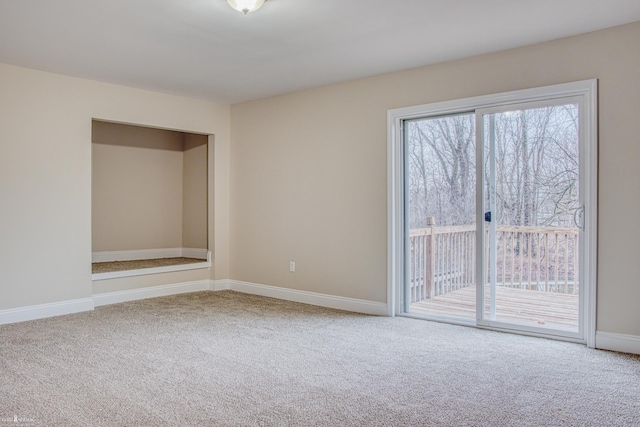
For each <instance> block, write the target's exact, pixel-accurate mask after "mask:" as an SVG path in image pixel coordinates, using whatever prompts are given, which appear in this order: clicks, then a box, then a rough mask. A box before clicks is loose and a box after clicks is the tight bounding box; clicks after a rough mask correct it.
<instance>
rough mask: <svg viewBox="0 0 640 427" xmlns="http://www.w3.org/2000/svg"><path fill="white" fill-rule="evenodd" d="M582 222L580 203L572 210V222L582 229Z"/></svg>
mask: <svg viewBox="0 0 640 427" xmlns="http://www.w3.org/2000/svg"><path fill="white" fill-rule="evenodd" d="M584 222H585V221H584V205H582V206H580V207H579V208H578V209H576V210H575V212H573V223H574V224H575V225H576V227H578V228H579V229H580V230H582V231H584Z"/></svg>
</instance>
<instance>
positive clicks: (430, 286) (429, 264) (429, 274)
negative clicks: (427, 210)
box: [424, 216, 436, 298]
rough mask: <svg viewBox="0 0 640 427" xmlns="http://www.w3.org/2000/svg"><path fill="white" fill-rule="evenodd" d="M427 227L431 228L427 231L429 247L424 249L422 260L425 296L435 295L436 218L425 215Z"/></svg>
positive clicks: (431, 296)
mask: <svg viewBox="0 0 640 427" xmlns="http://www.w3.org/2000/svg"><path fill="white" fill-rule="evenodd" d="M427 227H429V228H430V229H431V233H429V248H428V249H427V250H426V251H425V260H424V267H425V268H424V284H425V288H426V291H427V298H433V297H435V296H436V295H435V292H436V283H435V269H436V231H435V228H436V219H435V217H432V216H429V217H427Z"/></svg>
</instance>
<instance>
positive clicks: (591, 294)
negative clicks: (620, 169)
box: [387, 79, 598, 347]
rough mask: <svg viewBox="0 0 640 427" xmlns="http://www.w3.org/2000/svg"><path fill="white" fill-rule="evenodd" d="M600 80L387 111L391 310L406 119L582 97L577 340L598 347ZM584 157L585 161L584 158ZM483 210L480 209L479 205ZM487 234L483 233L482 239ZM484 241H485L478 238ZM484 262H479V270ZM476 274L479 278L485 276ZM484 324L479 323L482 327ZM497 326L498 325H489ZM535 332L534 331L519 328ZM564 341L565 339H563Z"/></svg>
mask: <svg viewBox="0 0 640 427" xmlns="http://www.w3.org/2000/svg"><path fill="white" fill-rule="evenodd" d="M597 87H598V82H597V80H596V79H592V80H583V81H578V82H572V83H564V84H559V85H552V86H544V87H540V88H533V89H523V90H518V91H512V92H504V93H498V94H492V95H483V96H478V97H472V98H464V99H459V100H453V101H445V102H438V103H432V104H424V105H418V106H412V107H406V108H397V109H393V110H389V111H388V112H387V124H388V126H387V130H388V135H387V241H388V250H387V314H388V315H389V316H395V315H402V314H403V313H404V312H405V308H404V302H403V286H404V283H405V274H406V258H407V257H405V254H404V252H405V246H404V245H405V223H406V221H405V209H404V204H405V191H406V190H405V183H404V179H405V177H404V174H405V165H404V162H405V160H404V159H405V156H404V152H403V146H404V135H403V127H404V121H405V120H410V119H416V118H427V117H434V116H442V115H447V114H455V113H468V112H477V111H478V110H481V109H489V108H494V107H502V106H507V105H511V104H522V103H528V102H535V101H549V100H553V99H557V98H568V97H576V98H578V99H579V100H580V101H579V102H580V107H579V108H580V123H579V125H580V134H581V135H582V136H583V139H582V140H581V141H580V156H581V159H580V160H581V161H580V175H581V177H584V178H583V180H582V184H581V188H580V194H581V195H583V197H584V199H583V200H584V201H583V203H584V207H585V213H584V222H585V232H584V234H583V237H584V239H585V247H586V248H588V252H587V253H586V254H584V257H583V258H582V259H581V260H580V267H581V271H580V273H582V274H581V278H582V279H583V281H584V282H583V286H582V287H581V294H584V297H583V299H582V301H583V302H582V304H583V307H581V314H582V316H583V318H582V319H581V320H582V324H583V325H584V331H583V335H582V337H580V339H578V341H581V342H584V343H586V344H587V346H589V347H595V332H596V286H597V271H596V266H597V183H598V175H597V173H598V170H597V162H598V158H597V155H598V150H597V135H598V128H597V126H598V120H597V117H598V112H597ZM583 159H584V161H582V160H583ZM480 209H482V208H480ZM483 236H484V234H483V233H481V235H480V237H483ZM477 240H481V239H477ZM482 265H483V264H479V265H478V268H481V266H482ZM477 277H481V274H480V275H479V276H477ZM478 326H481V325H478ZM491 329H499V328H491ZM518 333H524V334H531V335H544V336H547V335H546V334H538V333H536V332H527V331H518ZM549 336H551V335H549ZM559 338H560V339H562V337H559Z"/></svg>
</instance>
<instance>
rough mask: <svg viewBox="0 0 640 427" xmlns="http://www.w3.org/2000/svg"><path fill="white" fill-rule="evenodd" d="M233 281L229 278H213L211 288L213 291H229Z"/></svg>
mask: <svg viewBox="0 0 640 427" xmlns="http://www.w3.org/2000/svg"><path fill="white" fill-rule="evenodd" d="M230 282H231V281H230V280H229V279H222V280H212V281H211V290H212V291H228V290H230V289H231V283H230Z"/></svg>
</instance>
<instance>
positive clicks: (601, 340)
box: [596, 331, 640, 354]
mask: <svg viewBox="0 0 640 427" xmlns="http://www.w3.org/2000/svg"><path fill="white" fill-rule="evenodd" d="M596 348H599V349H602V350H611V351H619V352H622V353H633V354H640V336H637V335H625V334H615V333H613V332H600V331H597V332H596Z"/></svg>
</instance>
